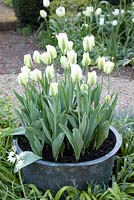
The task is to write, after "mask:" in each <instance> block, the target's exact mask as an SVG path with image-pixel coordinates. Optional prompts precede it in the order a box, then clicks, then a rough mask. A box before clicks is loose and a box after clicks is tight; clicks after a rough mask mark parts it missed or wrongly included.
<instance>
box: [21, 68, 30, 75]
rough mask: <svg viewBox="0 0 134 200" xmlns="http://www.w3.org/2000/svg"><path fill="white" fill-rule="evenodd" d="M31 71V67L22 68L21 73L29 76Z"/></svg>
mask: <svg viewBox="0 0 134 200" xmlns="http://www.w3.org/2000/svg"><path fill="white" fill-rule="evenodd" d="M30 71H31V70H30V69H29V67H27V66H23V67H21V72H22V73H25V74H29V72H30Z"/></svg>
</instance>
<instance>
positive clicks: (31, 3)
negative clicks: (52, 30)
mask: <svg viewBox="0 0 134 200" xmlns="http://www.w3.org/2000/svg"><path fill="white" fill-rule="evenodd" d="M42 2H43V1H42V0H13V7H14V10H15V13H16V16H17V18H18V20H19V22H20V23H21V24H24V25H27V24H31V25H33V26H37V25H38V17H39V13H40V10H41V9H44V7H43V3H42Z"/></svg>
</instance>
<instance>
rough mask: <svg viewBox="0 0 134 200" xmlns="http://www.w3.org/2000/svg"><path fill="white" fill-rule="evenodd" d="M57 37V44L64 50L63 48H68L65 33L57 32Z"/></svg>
mask: <svg viewBox="0 0 134 200" xmlns="http://www.w3.org/2000/svg"><path fill="white" fill-rule="evenodd" d="M56 37H57V39H58V46H59V48H60V49H61V50H62V51H63V52H64V50H65V49H67V48H68V42H69V41H68V37H67V34H66V33H59V34H58V35H56Z"/></svg>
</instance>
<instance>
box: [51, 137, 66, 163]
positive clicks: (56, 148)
mask: <svg viewBox="0 0 134 200" xmlns="http://www.w3.org/2000/svg"><path fill="white" fill-rule="evenodd" d="M64 136H65V133H60V134H59V135H58V136H57V137H56V138H55V140H54V141H53V143H52V152H53V157H54V159H55V160H56V161H57V159H58V155H59V152H60V149H61V146H62V144H63V140H64Z"/></svg>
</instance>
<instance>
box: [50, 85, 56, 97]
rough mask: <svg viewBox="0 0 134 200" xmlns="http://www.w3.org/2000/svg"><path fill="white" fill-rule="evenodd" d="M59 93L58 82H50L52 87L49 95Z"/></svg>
mask: <svg viewBox="0 0 134 200" xmlns="http://www.w3.org/2000/svg"><path fill="white" fill-rule="evenodd" d="M57 94H58V83H57V82H54V83H50V88H49V95H50V96H56V95H57Z"/></svg>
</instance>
